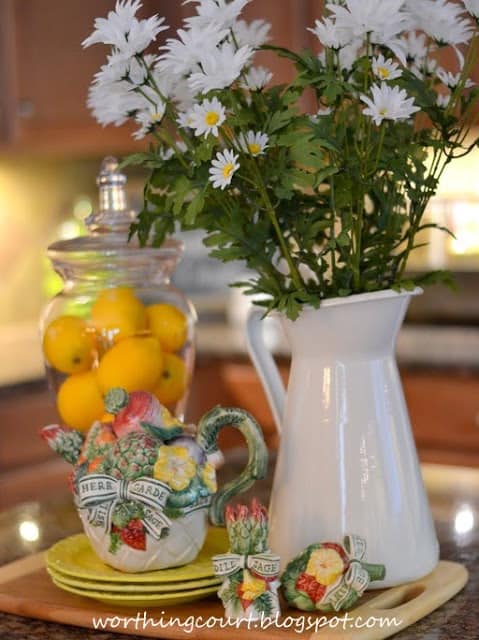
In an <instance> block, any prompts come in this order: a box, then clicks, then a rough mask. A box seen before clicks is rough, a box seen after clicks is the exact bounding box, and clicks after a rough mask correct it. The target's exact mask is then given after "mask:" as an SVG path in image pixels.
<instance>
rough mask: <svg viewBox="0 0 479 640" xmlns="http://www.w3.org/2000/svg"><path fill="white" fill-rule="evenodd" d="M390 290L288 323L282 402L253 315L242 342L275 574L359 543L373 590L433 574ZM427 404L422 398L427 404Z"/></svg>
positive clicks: (395, 300) (397, 314)
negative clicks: (257, 426) (253, 395)
mask: <svg viewBox="0 0 479 640" xmlns="http://www.w3.org/2000/svg"><path fill="white" fill-rule="evenodd" d="M419 293H421V289H416V290H415V291H413V292H401V293H396V292H394V291H392V290H387V291H380V292H374V293H367V294H360V295H355V296H350V297H347V298H335V299H329V300H324V301H323V302H322V304H321V308H320V309H317V310H316V309H311V308H308V309H305V310H304V311H303V312H302V313H301V315H300V317H299V318H298V319H297V320H296V321H295V322H292V321H290V320H288V319H287V318H286V317H284V316H279V317H280V321H281V324H282V327H283V329H284V331H285V333H286V336H287V338H288V340H289V343H290V346H291V352H292V362H291V371H290V378H289V384H288V390H287V393H286V395H285V392H284V387H283V384H282V381H281V378H280V376H279V372H278V370H277V368H276V365H275V362H274V360H273V358H272V356H271V354H270V352H269V351H268V350H267V349H266V347H265V346H264V342H263V339H262V322H261V316H262V311H261V310H257V309H253V310H252V312H251V314H250V316H249V318H248V323H247V342H248V349H249V352H250V355H251V358H252V360H253V362H254V364H255V366H256V368H257V370H258V374H259V376H260V378H261V381H262V383H263V385H264V388H265V391H266V395H267V397H268V400H269V402H270V405H271V409H272V412H273V416H274V418H275V421H276V424H277V427H278V430H279V431H280V434H281V444H280V449H279V453H278V460H277V465H276V471H275V478H274V484H273V491H272V497H271V505H270V523H271V526H270V532H271V533H270V547H271V549H272V550H273V551H274V552H275V553H278V554H279V555H280V556H281V558H282V563H283V567H284V566H285V564H286V563H287V562H288V561H289V560H291V559H292V558H293V557H294V556H295V555H296V554H298V553H299V552H301V551H302V550H303V549H304V548H305V547H306V546H307V545H309V544H312V543H315V542H321V541H332V542H335V541H341V540H342V539H343V537H344V535H346V534H349V533H351V534H356V535H359V536H361V537H363V538H364V539H365V540H366V543H367V551H366V555H367V561H368V562H375V563H381V564H384V565H385V566H386V579H385V580H384V581H382V582H378V583H376V585H375V584H374V583H373V585H372V587H371V588H374V587H375V586H376V588H384V587H388V586H393V585H398V584H401V583H404V582H408V581H410V580H415V579H418V578H420V577H422V576H424V575H426V574H427V573H429V572H430V571H432V570H433V569H434V567H435V566H436V564H437V562H438V542H437V538H436V534H435V530H434V525H433V522H432V518H431V513H430V510H429V505H428V501H427V498H426V494H425V491H424V486H423V483H422V478H421V473H420V469H419V464H418V459H417V454H416V448H415V445H414V440H413V437H412V433H411V427H410V423H409V417H408V412H407V407H406V403H405V400H404V395H403V391H402V386H401V380H400V378H399V374H398V370H397V365H396V361H395V354H394V347H395V341H396V336H397V333H398V331H399V328H400V326H401V323H402V320H403V318H404V315H405V312H406V310H407V307H408V304H409V300H410V297H411V295H417V294H419ZM431 401H433V399H432V398H424V402H431Z"/></svg>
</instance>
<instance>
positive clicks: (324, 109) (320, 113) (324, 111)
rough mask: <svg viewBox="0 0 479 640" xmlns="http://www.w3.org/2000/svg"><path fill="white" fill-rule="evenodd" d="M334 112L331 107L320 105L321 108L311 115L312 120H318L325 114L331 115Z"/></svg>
mask: <svg viewBox="0 0 479 640" xmlns="http://www.w3.org/2000/svg"><path fill="white" fill-rule="evenodd" d="M332 113H333V110H332V109H331V107H319V109H318V110H317V111H316V113H314V114H313V115H312V116H309V119H310V120H311V122H318V120H319V119H320V118H324V116H330V115H331V114H332Z"/></svg>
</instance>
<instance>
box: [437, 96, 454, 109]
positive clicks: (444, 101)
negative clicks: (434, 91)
mask: <svg viewBox="0 0 479 640" xmlns="http://www.w3.org/2000/svg"><path fill="white" fill-rule="evenodd" d="M450 102H451V94H450V93H440V94H439V95H438V96H437V98H436V105H437V106H438V107H439V108H440V109H447V107H448V106H449V103H450Z"/></svg>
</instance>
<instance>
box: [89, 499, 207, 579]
mask: <svg viewBox="0 0 479 640" xmlns="http://www.w3.org/2000/svg"><path fill="white" fill-rule="evenodd" d="M78 513H79V515H80V518H81V521H82V523H83V528H84V530H85V533H86V535H87V536H88V539H89V540H90V543H91V545H92V547H93V549H94V550H95V553H96V554H97V555H98V557H99V558H101V560H103V562H105V563H106V564H109V565H110V566H111V567H114V568H115V569H119V570H120V571H125V572H127V573H135V572H139V571H155V570H156V569H167V568H168V567H178V566H180V565H183V564H188V562H192V561H193V560H194V559H195V558H196V556H197V555H198V553H199V552H200V550H201V548H202V546H203V543H204V541H205V537H206V532H207V515H208V512H207V510H205V509H201V510H198V511H193V512H192V513H189V514H187V515H186V516H184V517H182V518H177V519H176V520H172V521H171V527H170V531H169V534H168V536H167V537H166V538H163V539H162V540H155V539H154V538H153V537H152V536H151V535H149V534H147V537H146V550H145V551H141V550H138V549H133V548H131V547H129V546H128V545H126V544H122V545H120V547H119V548H118V550H117V552H116V553H114V554H113V553H110V552H109V551H108V548H109V546H110V535H109V534H108V533H105V531H104V530H103V529H102V528H101V527H93V526H92V525H91V524H90V523H89V522H88V519H87V513H86V511H81V510H79V512H78Z"/></svg>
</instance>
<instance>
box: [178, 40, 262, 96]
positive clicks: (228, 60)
mask: <svg viewBox="0 0 479 640" xmlns="http://www.w3.org/2000/svg"><path fill="white" fill-rule="evenodd" d="M253 53H254V51H253V49H252V48H251V47H247V46H246V47H241V48H240V49H238V50H236V49H235V47H234V46H233V45H232V44H231V43H230V42H224V43H223V44H222V45H220V46H219V47H217V48H216V49H215V50H214V53H210V52H206V53H205V54H204V55H203V56H202V57H201V58H200V64H201V71H198V72H196V73H192V74H191V76H190V78H189V84H190V87H191V88H192V89H193V91H195V92H197V93H198V92H201V93H208V91H211V90H212V89H224V88H225V87H229V86H230V85H231V84H233V82H234V81H235V80H236V79H237V78H238V77H239V76H240V75H241V72H242V71H243V68H244V67H245V66H246V65H247V64H248V62H249V61H250V59H251V56H252V55H253Z"/></svg>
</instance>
